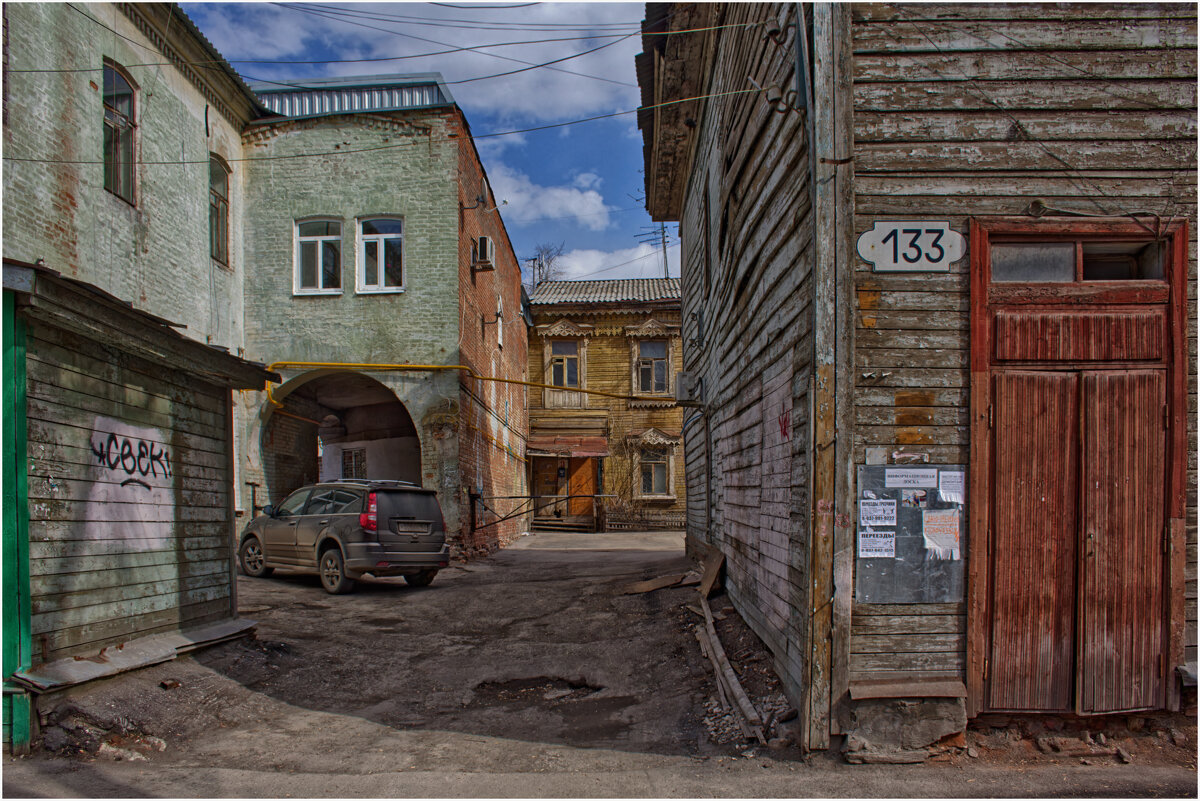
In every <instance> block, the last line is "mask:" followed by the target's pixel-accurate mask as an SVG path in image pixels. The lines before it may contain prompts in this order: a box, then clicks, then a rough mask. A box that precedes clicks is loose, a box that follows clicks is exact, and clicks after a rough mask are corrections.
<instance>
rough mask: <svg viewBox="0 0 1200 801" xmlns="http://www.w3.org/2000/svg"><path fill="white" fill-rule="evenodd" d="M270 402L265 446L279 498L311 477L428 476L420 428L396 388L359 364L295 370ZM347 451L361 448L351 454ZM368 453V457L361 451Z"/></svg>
mask: <svg viewBox="0 0 1200 801" xmlns="http://www.w3.org/2000/svg"><path fill="white" fill-rule="evenodd" d="M272 397H273V398H274V399H275V401H276V402H278V403H281V404H282V406H275V405H273V404H271V403H265V404H264V405H263V408H262V409H261V411H260V414H259V420H258V426H257V427H258V429H259V434H258V438H257V439H258V448H259V454H260V456H261V459H262V471H263V478H264V479H265V484H266V487H265V489H266V492H267V495H268V497H269V498H270V499H271V500H272V501H273V502H278V501H279V500H281V499H282V498H283V497H285V496H286V495H287V494H288V493H290V492H292V491H293V490H295V489H296V488H298V487H301V486H304V485H305V484H309V483H313V482H315V481H320V480H333V479H337V478H343V477H347V478H348V477H351V476H350V475H348V474H347V475H343V470H344V469H347V466H348V468H351V469H352V468H354V467H356V466H358V465H360V464H362V465H365V473H362V474H357V475H358V477H365V478H375V479H398V480H405V481H413V482H415V483H421V454H422V451H423V447H422V441H421V432H420V428H419V426H418V424H417V421H416V420H414V418H413V416H412V414H411V412H410V411H409V409H408V406H406V405H405V403H404V402H403V401H401V400H400V398H399V397H398V396H397V395H396V393H395V391H394V390H393V389H392V388H391V387H388V386H387V385H386V384H384V383H382V382H381V381H379V380H378V379H376V378H373V377H371V376H369V375H366V374H364V373H361V372H358V371H354V370H338V369H317V370H310V371H306V372H304V373H301V374H300V375H297V376H294V377H292V378H289V379H288V380H287V381H285V382H284V383H283V384H282V385H280V386H279V387H277V388H275V389H274V390H273V392H272ZM346 451H354V452H357V455H356V456H352V457H350V458H348V459H347V460H346V461H345V462H343V460H342V456H343V454H344V453H345V452H346ZM359 457H361V459H360V458H359Z"/></svg>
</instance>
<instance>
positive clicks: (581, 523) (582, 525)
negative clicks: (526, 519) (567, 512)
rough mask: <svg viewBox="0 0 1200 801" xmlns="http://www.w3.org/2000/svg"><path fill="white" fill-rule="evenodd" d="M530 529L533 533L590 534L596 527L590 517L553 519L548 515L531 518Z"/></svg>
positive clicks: (553, 517)
mask: <svg viewBox="0 0 1200 801" xmlns="http://www.w3.org/2000/svg"><path fill="white" fill-rule="evenodd" d="M532 529H533V530H534V531H573V532H578V533H590V532H592V531H595V530H596V525H595V523H594V522H593V521H592V519H591V518H590V517H582V516H564V517H555V516H553V515H549V516H546V517H535V518H533V526H532Z"/></svg>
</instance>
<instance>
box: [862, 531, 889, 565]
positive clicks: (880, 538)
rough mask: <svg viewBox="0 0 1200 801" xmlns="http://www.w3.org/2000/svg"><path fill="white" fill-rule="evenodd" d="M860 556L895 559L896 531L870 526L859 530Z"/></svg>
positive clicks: (864, 557) (863, 557)
mask: <svg viewBox="0 0 1200 801" xmlns="http://www.w3.org/2000/svg"><path fill="white" fill-rule="evenodd" d="M858 556H859V558H861V559H895V558H896V532H894V531H873V530H871V529H869V528H868V529H865V530H862V531H859V532H858Z"/></svg>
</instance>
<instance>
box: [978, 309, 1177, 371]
mask: <svg viewBox="0 0 1200 801" xmlns="http://www.w3.org/2000/svg"><path fill="white" fill-rule="evenodd" d="M1166 323H1167V320H1166V311H1165V309H1147V310H1138V311H1110V312H1087V311H1060V310H1056V311H1017V310H1005V309H1002V310H1000V311H997V312H996V321H995V326H996V328H995V358H996V359H997V360H999V361H1014V360H1020V361H1105V360H1146V359H1155V360H1157V359H1161V358H1162V357H1163V353H1164V349H1165V344H1164V343H1165V339H1166Z"/></svg>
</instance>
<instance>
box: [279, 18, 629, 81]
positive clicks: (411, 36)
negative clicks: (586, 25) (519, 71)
mask: <svg viewBox="0 0 1200 801" xmlns="http://www.w3.org/2000/svg"><path fill="white" fill-rule="evenodd" d="M285 7H287V8H292V10H294V11H300V12H302V13H305V14H312V15H314V16H317V17H321V18H323V19H335V20H337V21H339V22H341V23H343V24H345V25H354V26H356V27H359V28H367V29H368V30H373V31H379V32H381V33H387V34H390V35H392V36H403V37H405V38H407V39H416V40H417V41H420V42H429V43H430V44H435V45H440V46H442V47H454V45H452V44H449V43H448V42H439V41H438V40H436V39H429V38H427V37H424V36H417V35H416V34H412V33H402V32H400V31H393V30H388V29H386V28H379V27H376V26H374V25H366V24H364V23H361V22H353V21H351V20H347V19H340V20H339V19H337V17H336V16H330V15H328V14H325V13H323V12H322V11H320V10H319V9H310V8H297V7H291V6H285ZM481 55H485V56H489V57H491V58H498V59H501V60H503V61H512V62H514V63H516V64H523V65H525V66H527V67H528V66H531V63H530V62H528V61H523V60H521V59H519V58H511V57H510V56H502V55H500V54H499V53H481ZM546 69H549V70H554V71H555V72H562V73H565V74H567V75H576V76H578V77H581V78H591V79H592V80H596V81H604V82H605V83H615V84H619V85H624V86H628V85H630V84H626V83H624V82H623V81H614V80H612V79H611V78H603V77H601V76H599V75H588V74H587V73H583V72H575V71H573V70H567V69H563V68H561V67H553V66H549V67H546Z"/></svg>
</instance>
